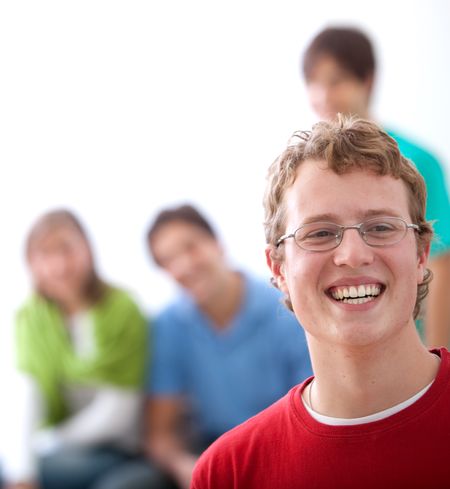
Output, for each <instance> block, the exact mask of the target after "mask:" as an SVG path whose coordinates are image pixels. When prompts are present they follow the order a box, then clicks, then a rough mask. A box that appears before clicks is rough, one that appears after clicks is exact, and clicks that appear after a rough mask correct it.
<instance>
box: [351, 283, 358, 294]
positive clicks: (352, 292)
mask: <svg viewBox="0 0 450 489" xmlns="http://www.w3.org/2000/svg"><path fill="white" fill-rule="evenodd" d="M349 292H350V297H358V290H357V289H356V287H353V285H352V286H351V287H350V289H349Z"/></svg>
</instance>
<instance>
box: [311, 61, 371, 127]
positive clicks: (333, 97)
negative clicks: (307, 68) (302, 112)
mask: <svg viewBox="0 0 450 489" xmlns="http://www.w3.org/2000/svg"><path fill="white" fill-rule="evenodd" d="M306 87H307V93H308V97H309V101H310V104H311V106H312V108H313V110H314V112H315V113H316V114H317V116H318V117H319V118H320V119H322V120H331V119H333V118H334V117H336V114H337V113H338V112H340V113H342V114H351V115H358V116H360V117H365V118H368V111H369V99H370V94H371V90H372V78H371V77H370V78H368V79H367V80H361V79H359V78H357V77H356V76H355V75H354V74H352V73H351V72H350V71H348V70H346V69H345V68H343V67H342V66H340V64H339V63H338V62H337V61H336V60H335V59H334V58H333V57H331V56H328V55H324V56H322V57H320V58H319V59H318V60H317V62H316V63H315V65H314V67H313V68H312V69H311V73H310V75H309V76H308V79H307V80H306Z"/></svg>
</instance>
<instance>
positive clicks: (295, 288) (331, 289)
mask: <svg viewBox="0 0 450 489" xmlns="http://www.w3.org/2000/svg"><path fill="white" fill-rule="evenodd" d="M285 205H286V217H287V225H286V232H287V233H290V232H293V231H294V230H295V229H297V228H298V227H299V226H300V225H302V224H306V223H310V222H319V221H328V222H333V223H336V224H340V225H353V224H358V223H360V222H363V221H365V220H366V219H368V218H373V217H381V216H392V217H400V218H402V219H404V220H405V221H406V222H407V223H411V218H410V214H409V209H408V198H407V190H406V187H405V185H404V183H403V182H402V181H401V180H396V179H394V178H392V177H390V176H377V175H374V174H372V173H369V172H365V171H354V172H352V173H348V174H344V175H337V174H335V173H333V172H332V171H331V170H329V169H327V168H326V164H325V163H324V162H313V161H305V162H304V163H302V165H300V167H299V169H298V173H297V177H296V180H295V182H294V184H293V185H292V187H290V188H289V189H288V190H287V192H286V195H285ZM281 246H284V252H285V254H284V259H283V261H282V263H281V265H280V264H276V263H271V268H272V273H273V274H274V277H275V278H276V280H277V282H278V285H279V287H280V288H281V289H282V290H283V291H284V292H285V293H286V294H288V295H289V296H290V299H291V301H292V305H293V308H294V312H295V314H296V316H297V317H298V319H299V321H300V322H301V324H302V325H303V326H304V327H305V329H306V331H307V332H308V333H309V334H310V335H312V336H314V337H315V338H317V339H320V340H321V342H328V344H330V345H336V344H341V345H347V346H349V345H351V346H356V345H359V346H361V345H370V344H374V343H377V342H383V341H385V340H387V339H389V338H390V337H391V335H393V334H395V332H396V331H399V330H400V329H401V328H403V327H404V326H405V325H409V326H411V325H412V327H414V324H413V319H412V313H413V309H414V304H415V300H416V293H417V284H418V283H420V282H422V280H423V274H424V271H425V264H426V255H427V252H424V253H422V254H421V255H418V251H417V244H416V237H415V232H414V231H413V230H411V229H409V230H408V231H407V233H406V236H405V237H404V238H403V240H401V241H400V242H398V243H396V244H394V245H391V246H387V247H384V248H383V247H378V248H375V247H370V246H368V245H367V244H366V243H365V242H364V241H363V239H362V238H361V236H360V235H359V233H358V231H357V230H356V229H348V230H346V231H345V232H344V235H343V239H342V242H341V244H340V245H339V246H338V247H337V248H334V249H332V250H327V251H320V252H311V251H305V250H303V249H301V248H299V247H298V246H297V245H296V243H295V241H294V239H292V238H290V239H287V240H286V241H285V242H284V244H282V245H281ZM269 261H270V260H269Z"/></svg>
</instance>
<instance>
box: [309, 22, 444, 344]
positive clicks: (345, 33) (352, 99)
mask: <svg viewBox="0 0 450 489" xmlns="http://www.w3.org/2000/svg"><path fill="white" fill-rule="evenodd" d="M302 72H303V75H304V78H305V81H306V88H307V93H308V98H309V101H310V104H311V106H312V108H313V110H314V112H315V113H316V114H317V116H318V117H319V118H320V119H323V120H331V119H333V118H334V117H335V116H336V115H337V114H338V113H343V114H353V115H357V116H359V117H363V118H365V119H372V117H371V114H370V104H371V96H372V91H373V85H374V80H375V73H376V60H375V54H374V49H373V46H372V43H371V41H370V39H369V38H368V37H367V35H366V34H365V33H363V32H362V31H360V30H358V29H355V28H349V27H328V28H326V29H324V30H323V31H321V32H320V33H319V34H317V35H316V36H315V37H314V38H313V40H312V41H311V42H310V44H309V46H308V47H307V48H306V50H305V53H304V56H303V60H302ZM388 133H389V135H390V136H391V137H392V138H394V139H395V140H396V141H397V143H398V146H399V149H400V151H401V153H402V154H403V155H404V156H405V157H406V158H408V159H410V160H411V161H412V162H413V163H414V164H415V165H416V167H417V169H418V170H419V172H420V173H421V174H422V176H423V177H424V180H425V183H426V186H427V206H426V218H427V219H428V220H430V221H432V222H433V226H434V231H435V236H436V238H435V240H434V241H433V243H432V246H431V255H430V258H431V259H430V261H429V268H430V269H431V271H432V272H433V281H432V282H431V284H430V293H429V296H428V298H427V302H426V307H425V311H424V312H423V314H422V317H423V320H424V321H418V322H417V327H418V329H419V332H420V333H421V335H422V338H423V339H424V341H425V342H426V344H427V345H429V346H448V345H449V344H450V301H449V300H448V298H447V285H448V283H449V282H450V203H449V196H448V191H447V187H446V180H445V174H444V170H443V168H442V166H441V164H440V163H439V161H438V160H437V159H436V158H435V157H434V156H433V155H432V154H431V153H430V152H428V151H427V150H425V149H424V148H422V147H420V146H419V145H417V144H416V143H414V142H412V141H411V140H410V139H409V138H407V137H405V136H403V135H402V134H401V133H398V132H397V131H396V130H395V131H394V130H388Z"/></svg>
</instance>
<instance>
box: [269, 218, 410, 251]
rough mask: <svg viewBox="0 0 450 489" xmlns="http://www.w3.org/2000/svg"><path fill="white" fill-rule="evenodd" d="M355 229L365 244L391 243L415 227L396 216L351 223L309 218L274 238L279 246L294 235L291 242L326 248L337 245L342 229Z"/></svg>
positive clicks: (309, 247)
mask: <svg viewBox="0 0 450 489" xmlns="http://www.w3.org/2000/svg"><path fill="white" fill-rule="evenodd" d="M347 229H356V230H357V231H358V233H359V235H360V236H361V238H362V239H363V240H364V242H365V243H366V244H368V245H369V246H375V247H382V246H392V245H395V244H397V243H398V242H399V241H401V240H402V239H403V238H404V237H405V236H406V233H407V232H408V229H414V230H415V231H418V230H419V226H418V225H417V224H408V223H407V222H406V221H404V220H403V219H401V218H400V217H376V218H374V219H368V220H367V221H364V222H361V223H360V224H354V225H353V226H340V225H339V224H335V223H333V222H311V223H308V224H304V225H303V226H300V227H299V228H298V229H296V230H295V231H294V232H293V233H291V234H285V235H284V236H281V238H279V239H278V241H277V242H276V246H277V247H278V246H280V244H281V243H283V242H284V241H285V240H286V239H289V238H294V240H295V243H296V244H297V245H298V246H299V247H300V248H302V249H303V250H307V251H328V250H332V249H333V248H337V247H338V246H339V245H340V244H341V241H342V238H343V236H344V231H346V230H347Z"/></svg>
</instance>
